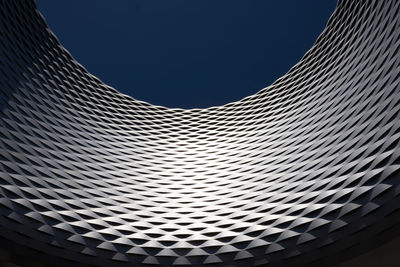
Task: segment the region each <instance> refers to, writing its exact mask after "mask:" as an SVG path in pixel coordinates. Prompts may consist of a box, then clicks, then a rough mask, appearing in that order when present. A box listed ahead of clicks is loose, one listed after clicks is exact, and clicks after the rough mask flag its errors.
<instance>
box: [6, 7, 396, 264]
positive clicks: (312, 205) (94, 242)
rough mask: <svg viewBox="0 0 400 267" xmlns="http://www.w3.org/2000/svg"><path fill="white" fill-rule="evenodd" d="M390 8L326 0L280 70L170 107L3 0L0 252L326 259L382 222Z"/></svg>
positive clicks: (392, 165) (26, 258)
mask: <svg viewBox="0 0 400 267" xmlns="http://www.w3.org/2000/svg"><path fill="white" fill-rule="evenodd" d="M399 8H400V1H397V0H376V1H373V0H371V1H370V0H344V1H339V3H338V6H337V8H336V10H335V12H334V14H333V15H332V17H331V18H330V20H329V22H328V25H327V27H326V29H325V30H324V31H323V33H322V34H321V36H320V37H319V38H318V40H317V42H316V43H315V45H314V46H313V47H312V48H311V50H310V51H308V52H307V53H306V55H305V56H304V57H303V58H302V60H301V61H300V62H299V63H298V64H296V65H295V66H294V67H293V68H292V69H291V70H290V71H289V72H288V73H287V74H286V75H285V76H283V77H282V78H280V79H278V80H277V81H276V82H274V83H273V84H272V85H270V86H268V87H267V88H265V89H263V90H261V91H259V92H258V93H256V94H255V95H252V96H249V97H247V98H245V99H243V100H240V101H238V102H233V103H229V104H227V105H224V106H219V107H210V108H206V109H191V110H183V109H170V108H165V107H160V106H154V105H151V104H148V103H144V102H142V101H138V100H135V99H132V98H131V97H129V96H126V95H123V94H121V93H119V92H117V91H116V90H115V89H113V88H111V87H109V86H107V85H105V84H103V83H102V82H101V81H100V80H99V79H97V78H96V77H94V76H92V75H91V74H90V73H88V72H87V71H86V70H85V69H84V68H83V67H82V66H81V65H80V64H79V63H77V62H76V61H75V60H74V59H73V57H72V56H71V55H70V54H69V53H68V51H66V50H65V49H64V48H63V47H62V46H61V45H60V43H59V42H58V40H57V38H56V37H55V36H54V35H53V34H52V32H51V31H50V30H49V29H48V27H47V25H46V23H45V21H44V19H43V17H42V16H41V15H40V13H39V12H38V10H37V8H36V6H35V3H34V2H33V1H24V0H2V1H0V237H1V239H0V241H1V242H0V244H1V247H2V249H3V252H4V253H3V254H4V255H6V256H4V257H3V261H8V262H14V263H17V264H19V265H22V266H31V265H30V263H32V264H33V263H35V264H38V265H36V266H41V265H44V266H46V265H52V266H80V265H95V266H142V265H146V266H147V264H153V265H162V266H166V265H201V266H203V265H210V266H214V265H215V266H251V265H267V266H281V265H283V266H302V265H304V266H312V265H316V266H329V265H330V264H333V263H335V262H339V261H341V260H344V259H345V258H346V257H348V256H349V255H350V256H351V255H356V254H357V253H359V252H360V251H365V250H366V249H369V248H372V247H373V246H377V245H380V244H382V243H384V242H385V240H386V239H383V238H381V237H382V236H387V235H388V234H387V233H389V235H392V236H393V237H394V236H396V235H397V234H398V233H399V232H400V231H399V228H400V216H399V212H398V210H399V207H400V199H399V194H400V144H399V140H400V113H399V108H400V56H399V54H400V52H399V48H400V37H399V35H400V11H399ZM71 19H73V18H71ZM344 255H347V256H344ZM40 264H41V265H40Z"/></svg>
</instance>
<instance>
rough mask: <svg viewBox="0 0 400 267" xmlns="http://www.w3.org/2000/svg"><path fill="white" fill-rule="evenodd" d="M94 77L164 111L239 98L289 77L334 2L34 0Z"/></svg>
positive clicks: (319, 30)
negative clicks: (162, 108)
mask: <svg viewBox="0 0 400 267" xmlns="http://www.w3.org/2000/svg"><path fill="white" fill-rule="evenodd" d="M37 4H38V6H39V9H40V11H41V12H42V13H43V15H44V17H45V18H46V20H47V23H48V24H49V25H50V28H51V29H52V30H53V32H55V34H56V35H57V36H58V38H59V39H60V41H61V43H62V44H63V46H64V47H66V48H67V49H68V50H69V51H70V52H71V53H72V55H73V56H74V57H75V59H77V60H78V61H79V62H80V63H81V64H82V65H83V66H85V67H86V68H87V69H88V71H89V72H91V73H92V74H94V75H95V76H97V77H98V78H100V79H101V80H102V81H103V82H105V83H107V84H108V85H110V86H113V87H114V88H116V89H117V90H119V91H120V92H123V93H125V94H128V95H131V96H132V97H134V98H136V99H140V100H143V101H147V102H150V103H152V104H157V105H163V106H167V107H181V108H196V107H209V106H214V105H222V104H225V103H228V102H232V101H237V100H239V99H241V98H243V97H245V96H248V95H250V94H253V93H255V92H257V91H259V90H260V89H262V88H264V87H266V86H268V85H269V84H271V83H272V82H273V81H274V80H276V79H277V78H279V77H280V76H282V75H283V74H285V73H286V72H287V71H288V70H289V69H290V67H292V66H293V65H294V64H295V63H296V62H298V61H299V59H300V58H301V57H302V56H303V55H304V53H305V52H306V51H307V50H308V49H309V48H310V47H311V46H312V44H313V43H314V42H315V40H316V38H317V37H318V35H319V34H320V33H321V32H322V30H323V29H324V27H325V25H326V23H327V21H328V18H329V16H330V15H331V14H332V12H333V10H334V8H335V6H336V0H324V1H321V0H279V1H266V0H119V1H109V0H85V1H82V0H68V1H54V0H37Z"/></svg>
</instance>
